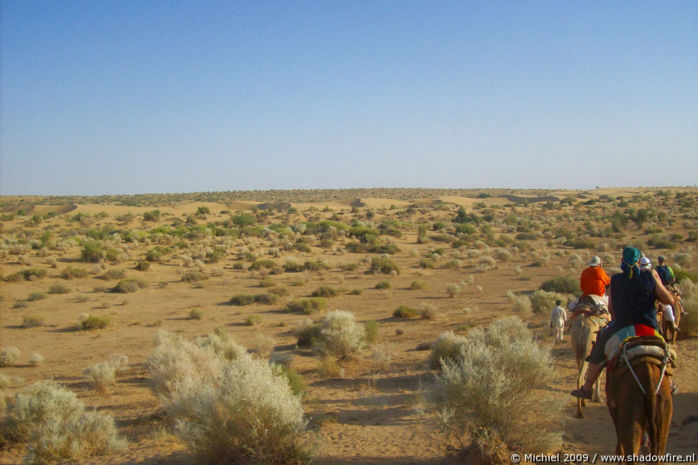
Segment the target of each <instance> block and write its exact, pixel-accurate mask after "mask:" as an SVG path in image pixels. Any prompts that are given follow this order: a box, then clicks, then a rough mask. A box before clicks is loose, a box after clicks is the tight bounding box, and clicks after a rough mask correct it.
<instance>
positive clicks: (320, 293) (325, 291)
mask: <svg viewBox="0 0 698 465" xmlns="http://www.w3.org/2000/svg"><path fill="white" fill-rule="evenodd" d="M340 294H341V290H339V289H337V288H336V287H332V286H320V287H318V288H317V289H315V290H314V291H313V293H312V294H311V296H312V297H337V296H338V295H340Z"/></svg>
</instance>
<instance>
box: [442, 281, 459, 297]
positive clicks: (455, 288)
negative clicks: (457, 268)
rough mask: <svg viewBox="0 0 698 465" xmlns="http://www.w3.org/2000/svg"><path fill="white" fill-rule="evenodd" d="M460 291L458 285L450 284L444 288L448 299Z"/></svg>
mask: <svg viewBox="0 0 698 465" xmlns="http://www.w3.org/2000/svg"><path fill="white" fill-rule="evenodd" d="M461 291H462V289H461V287H460V285H459V284H455V283H452V284H449V285H447V286H446V294H448V296H449V297H450V298H454V297H455V296H457V295H458V294H460V293H461Z"/></svg>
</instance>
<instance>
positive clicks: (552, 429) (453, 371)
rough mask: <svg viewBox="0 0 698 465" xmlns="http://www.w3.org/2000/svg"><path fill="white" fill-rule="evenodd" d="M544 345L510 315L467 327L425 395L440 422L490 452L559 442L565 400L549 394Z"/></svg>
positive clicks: (547, 352)
mask: <svg viewBox="0 0 698 465" xmlns="http://www.w3.org/2000/svg"><path fill="white" fill-rule="evenodd" d="M553 381H554V370H553V360H552V357H551V355H550V349H549V348H542V347H540V346H538V345H537V344H536V343H535V341H534V340H533V338H532V336H531V334H530V332H528V330H527V329H526V327H525V326H524V324H523V322H521V320H518V319H516V318H511V319H507V320H500V321H497V322H495V323H492V324H491V325H490V326H489V327H488V328H487V329H485V330H483V329H480V328H477V329H473V330H471V331H470V332H469V333H468V336H467V340H466V341H464V343H463V345H462V346H461V347H460V350H459V354H458V355H457V357H456V358H455V360H453V361H446V362H445V363H444V364H443V366H442V371H441V373H439V374H437V375H436V379H435V382H434V384H433V385H432V386H431V387H430V388H429V389H428V390H427V392H426V394H425V398H426V399H427V400H428V402H429V403H430V405H431V406H432V407H433V409H434V411H435V412H436V414H437V418H438V420H439V423H440V424H441V426H442V427H444V428H445V429H446V430H447V431H449V432H451V433H452V434H454V435H455V436H456V437H457V438H458V439H460V440H461V441H462V440H463V439H464V438H465V437H466V436H467V437H469V438H470V439H471V440H473V442H475V443H479V444H480V445H481V446H483V448H484V451H483V452H484V455H485V456H486V457H487V456H490V455H495V454H496V452H497V451H496V447H497V446H500V445H501V442H503V443H504V445H505V446H507V447H508V448H510V449H512V450H517V451H536V452H543V451H550V450H556V448H557V447H559V446H560V444H561V439H562V438H561V435H562V431H563V429H562V427H561V422H562V419H563V417H562V413H561V409H562V408H563V406H564V403H565V399H563V398H561V397H560V396H556V395H555V394H553V393H551V392H550V391H549V389H548V386H549V385H550V384H551V383H552V382H553Z"/></svg>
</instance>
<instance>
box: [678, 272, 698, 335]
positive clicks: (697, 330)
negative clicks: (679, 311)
mask: <svg viewBox="0 0 698 465" xmlns="http://www.w3.org/2000/svg"><path fill="white" fill-rule="evenodd" d="M689 283H690V285H689ZM681 284H682V287H683V291H684V295H683V299H682V301H681V303H682V304H683V308H684V310H685V311H686V312H687V313H685V314H684V315H683V316H682V317H681V323H680V326H681V335H686V336H691V337H696V336H698V292H697V291H696V289H695V285H693V282H692V281H690V280H685V281H683V282H682V283H681Z"/></svg>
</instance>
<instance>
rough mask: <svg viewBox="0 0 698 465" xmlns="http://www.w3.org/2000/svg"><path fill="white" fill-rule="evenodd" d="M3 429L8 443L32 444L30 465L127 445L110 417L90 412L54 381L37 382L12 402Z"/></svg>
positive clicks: (112, 449) (28, 461) (90, 454)
mask: <svg viewBox="0 0 698 465" xmlns="http://www.w3.org/2000/svg"><path fill="white" fill-rule="evenodd" d="M0 426H1V429H2V435H3V437H4V438H5V440H7V441H9V442H21V441H27V440H28V441H29V444H28V445H27V455H26V456H25V458H24V463H26V464H45V463H52V462H56V461H58V462H62V463H68V462H74V461H76V460H77V459H80V458H83V457H90V456H94V455H104V454H108V453H111V452H114V451H118V450H120V449H123V448H124V446H125V442H124V441H123V440H122V439H121V438H119V437H118V434H117V430H116V426H115V425H114V420H113V418H112V417H111V416H110V415H107V414H105V413H102V412H97V411H94V410H89V411H86V410H85V408H84V406H83V404H82V402H80V401H79V400H78V399H77V396H76V395H75V394H74V393H72V392H70V391H68V390H67V389H65V388H63V387H61V386H60V385H58V384H56V383H54V382H53V381H40V382H38V383H35V384H33V385H31V386H29V387H28V388H26V389H24V390H23V391H21V392H20V393H18V394H17V395H16V396H15V397H14V398H13V399H10V400H9V402H8V403H7V409H6V412H5V417H4V418H3V420H2V424H1V425H0Z"/></svg>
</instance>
